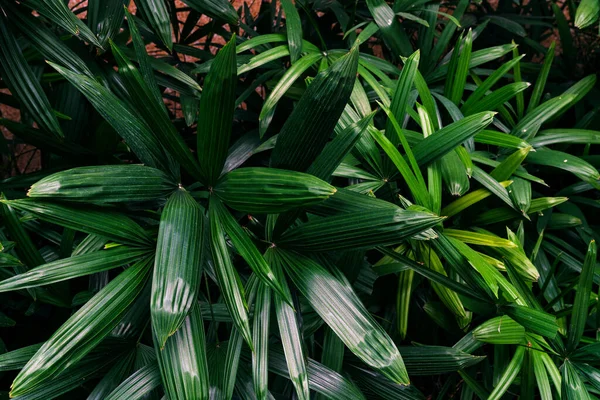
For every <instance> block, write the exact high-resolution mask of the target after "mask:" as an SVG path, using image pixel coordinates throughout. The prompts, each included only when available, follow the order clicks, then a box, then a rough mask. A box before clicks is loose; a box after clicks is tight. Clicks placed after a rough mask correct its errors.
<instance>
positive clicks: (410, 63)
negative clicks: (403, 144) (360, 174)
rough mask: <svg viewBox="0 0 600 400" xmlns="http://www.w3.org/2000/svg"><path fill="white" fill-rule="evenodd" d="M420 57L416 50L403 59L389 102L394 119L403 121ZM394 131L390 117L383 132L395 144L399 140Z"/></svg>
mask: <svg viewBox="0 0 600 400" xmlns="http://www.w3.org/2000/svg"><path fill="white" fill-rule="evenodd" d="M420 59H421V53H420V52H419V50H417V51H415V52H414V53H413V54H411V56H410V57H408V58H407V59H406V61H404V68H402V72H401V73H400V76H399V77H398V83H397V84H396V88H395V89H394V93H393V95H392V103H391V104H390V112H391V113H392V115H393V116H394V117H395V118H396V121H404V117H405V116H406V107H407V106H408V101H409V98H410V93H411V90H412V88H413V86H414V81H415V75H416V73H417V70H418V68H419V61H420ZM394 131H395V130H394V126H393V124H392V121H391V119H388V122H387V124H386V126H385V133H386V136H387V138H388V139H390V141H391V142H392V143H393V144H394V145H396V146H397V145H398V144H400V142H399V140H398V137H397V136H396V135H393V132H394Z"/></svg>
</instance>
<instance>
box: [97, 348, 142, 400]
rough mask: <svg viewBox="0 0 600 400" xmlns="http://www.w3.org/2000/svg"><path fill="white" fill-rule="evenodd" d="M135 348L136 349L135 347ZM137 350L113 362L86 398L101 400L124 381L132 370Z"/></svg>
mask: <svg viewBox="0 0 600 400" xmlns="http://www.w3.org/2000/svg"><path fill="white" fill-rule="evenodd" d="M136 350H137V349H136ZM136 353H137V351H130V352H129V354H126V355H124V357H123V358H121V359H120V360H119V362H117V363H115V365H113V366H112V367H111V369H110V370H108V372H106V374H105V375H104V377H103V378H102V379H101V380H100V382H98V384H97V385H96V386H95V387H94V390H92V392H91V393H90V395H89V396H88V397H87V399H86V400H103V399H104V398H106V396H108V395H109V394H110V392H112V391H113V390H115V388H116V387H117V386H119V384H120V383H121V382H122V381H124V380H125V379H126V378H127V377H128V376H129V373H130V372H131V371H132V370H133V367H134V362H135V358H136V355H137V354H136Z"/></svg>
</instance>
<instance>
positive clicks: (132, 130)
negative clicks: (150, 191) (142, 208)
mask: <svg viewBox="0 0 600 400" xmlns="http://www.w3.org/2000/svg"><path fill="white" fill-rule="evenodd" d="M49 64H50V65H51V66H52V67H53V68H54V69H55V70H57V71H58V72H59V73H60V74H61V75H63V76H64V77H65V78H66V79H67V80H68V81H69V82H70V83H71V84H72V85H73V86H75V87H76V88H77V90H79V91H80V92H81V93H83V95H84V96H85V97H86V98H87V99H88V100H89V102H90V103H92V105H93V106H94V107H95V108H96V110H97V111H98V112H99V113H100V115H102V117H103V118H104V119H105V120H106V121H107V122H108V123H109V124H110V125H111V126H112V127H113V128H114V129H115V131H117V133H118V134H119V135H120V136H121V137H122V138H123V139H125V141H126V142H127V144H128V145H129V146H130V147H131V149H132V150H133V152H134V153H135V155H136V156H137V157H138V158H139V159H140V161H142V162H143V163H144V164H146V165H148V166H150V167H154V168H158V169H161V170H163V171H165V172H167V171H170V170H171V169H170V167H169V163H168V162H167V160H166V157H165V154H164V150H163V149H162V146H161V145H160V144H159V142H158V140H157V139H156V137H155V136H154V134H153V133H152V131H151V129H150V127H149V126H148V125H147V124H146V123H145V122H144V121H143V120H142V119H141V118H138V117H137V116H136V115H135V112H134V111H133V110H131V109H130V108H129V106H128V105H126V104H125V103H124V102H123V101H121V100H119V99H118V98H117V97H116V96H115V95H114V94H113V93H112V92H110V91H109V90H108V89H106V88H105V87H104V86H103V85H101V84H100V83H99V82H97V81H96V80H94V79H92V78H90V77H87V76H84V75H80V74H75V73H73V72H72V71H69V70H67V69H66V68H63V67H61V66H59V65H57V64H53V63H49Z"/></svg>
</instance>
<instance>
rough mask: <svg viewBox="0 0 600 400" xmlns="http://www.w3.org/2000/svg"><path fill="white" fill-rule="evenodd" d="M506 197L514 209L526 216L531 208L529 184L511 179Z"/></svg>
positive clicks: (519, 179)
mask: <svg viewBox="0 0 600 400" xmlns="http://www.w3.org/2000/svg"><path fill="white" fill-rule="evenodd" d="M508 195H509V196H510V198H511V200H512V202H513V204H514V205H515V208H516V209H517V210H520V211H521V212H522V213H523V215H526V214H527V212H528V211H529V207H531V182H529V181H527V180H525V179H521V178H518V177H513V183H512V184H511V185H510V187H509V188H508Z"/></svg>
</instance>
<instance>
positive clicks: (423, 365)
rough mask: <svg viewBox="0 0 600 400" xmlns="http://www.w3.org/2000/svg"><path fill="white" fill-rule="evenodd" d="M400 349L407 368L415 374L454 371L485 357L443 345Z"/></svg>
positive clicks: (426, 374) (402, 347) (422, 374)
mask: <svg viewBox="0 0 600 400" xmlns="http://www.w3.org/2000/svg"><path fill="white" fill-rule="evenodd" d="M398 350H400V354H402V359H403V360H404V363H405V364H406V369H407V370H408V372H409V373H410V375H415V376H430V375H439V374H445V373H448V372H454V371H457V370H460V369H465V368H468V367H470V366H472V365H475V364H477V363H478V362H480V361H483V359H484V358H485V357H482V356H473V355H471V354H468V353H465V352H463V351H460V350H458V349H455V348H452V347H443V346H400V347H398Z"/></svg>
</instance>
